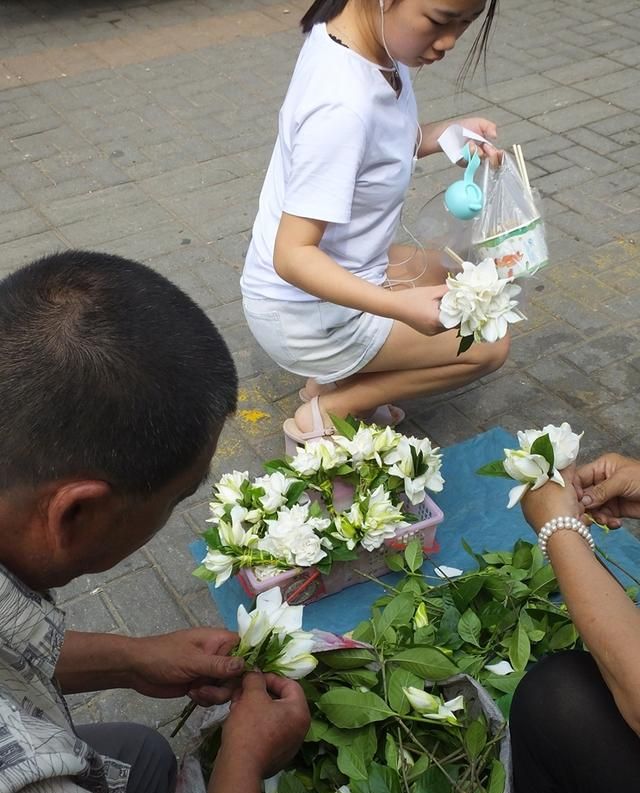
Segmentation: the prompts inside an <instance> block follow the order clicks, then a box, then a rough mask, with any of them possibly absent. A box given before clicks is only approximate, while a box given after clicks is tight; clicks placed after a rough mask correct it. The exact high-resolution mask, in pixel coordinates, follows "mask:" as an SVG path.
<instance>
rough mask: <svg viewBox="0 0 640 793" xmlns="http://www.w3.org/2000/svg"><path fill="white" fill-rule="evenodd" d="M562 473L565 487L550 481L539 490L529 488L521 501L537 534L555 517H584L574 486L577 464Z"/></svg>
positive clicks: (523, 510)
mask: <svg viewBox="0 0 640 793" xmlns="http://www.w3.org/2000/svg"><path fill="white" fill-rule="evenodd" d="M561 474H562V478H563V479H564V487H562V486H561V485H559V484H556V482H551V481H549V482H547V483H546V484H545V485H543V486H542V487H540V488H538V489H537V490H528V491H527V493H526V494H525V495H524V497H523V499H522V501H521V506H522V514H523V515H524V517H525V519H526V521H527V523H528V524H529V525H530V526H531V528H532V529H533V530H534V531H535V533H536V534H538V532H539V531H540V529H541V528H542V527H543V526H544V524H545V523H546V522H547V521H549V520H552V519H553V518H558V517H561V516H562V517H565V516H569V517H573V518H582V514H583V512H584V509H583V507H582V505H581V504H580V502H579V501H578V494H577V493H576V490H575V488H574V486H573V479H574V475H575V465H570V466H569V467H568V468H565V469H564V470H563V471H561Z"/></svg>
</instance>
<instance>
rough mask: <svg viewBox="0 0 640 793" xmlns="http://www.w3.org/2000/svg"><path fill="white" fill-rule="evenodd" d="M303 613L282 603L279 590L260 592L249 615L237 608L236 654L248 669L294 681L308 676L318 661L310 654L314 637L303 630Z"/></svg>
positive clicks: (244, 610) (240, 607)
mask: <svg viewBox="0 0 640 793" xmlns="http://www.w3.org/2000/svg"><path fill="white" fill-rule="evenodd" d="M303 610H304V606H290V605H289V604H288V603H286V602H283V601H282V593H281V592H280V590H279V589H278V588H277V587H274V588H273V589H269V590H267V591H266V592H261V593H260V594H259V595H258V597H257V598H256V607H255V609H254V610H253V611H252V612H250V613H248V612H247V610H246V609H245V607H244V606H238V635H239V636H240V644H239V645H238V647H237V649H236V651H235V653H234V654H235V655H239V656H241V657H242V658H244V659H245V661H246V664H247V667H248V668H252V667H257V668H258V669H260V670H262V671H263V672H275V673H276V674H278V675H283V676H284V677H290V678H293V679H294V680H298V679H300V678H301V677H305V675H308V674H309V672H311V671H312V670H313V669H315V667H316V664H317V663H318V662H317V660H316V659H315V657H314V656H313V655H312V654H311V650H312V649H313V645H314V639H313V635H312V634H311V633H308V632H306V631H303V630H302V615H303Z"/></svg>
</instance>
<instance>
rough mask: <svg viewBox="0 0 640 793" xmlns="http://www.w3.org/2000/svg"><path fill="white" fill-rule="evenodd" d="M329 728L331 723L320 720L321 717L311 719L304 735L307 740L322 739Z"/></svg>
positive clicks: (310, 741) (308, 741) (307, 741)
mask: <svg viewBox="0 0 640 793" xmlns="http://www.w3.org/2000/svg"><path fill="white" fill-rule="evenodd" d="M328 729H329V725H328V724H327V723H326V722H324V721H320V719H311V724H310V725H309V729H308V730H307V734H306V735H305V737H304V740H305V742H306V743H313V742H315V741H321V740H322V736H323V735H324V734H325V733H326V732H327V730H328Z"/></svg>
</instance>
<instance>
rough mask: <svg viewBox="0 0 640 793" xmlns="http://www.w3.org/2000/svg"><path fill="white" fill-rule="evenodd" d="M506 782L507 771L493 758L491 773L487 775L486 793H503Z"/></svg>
mask: <svg viewBox="0 0 640 793" xmlns="http://www.w3.org/2000/svg"><path fill="white" fill-rule="evenodd" d="M506 782H507V773H506V771H505V770H504V766H503V765H502V763H501V762H500V761H499V760H493V761H492V763H491V775H490V776H489V786H488V787H487V793H504V787H505V784H506Z"/></svg>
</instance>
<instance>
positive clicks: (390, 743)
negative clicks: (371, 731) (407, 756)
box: [384, 732, 399, 768]
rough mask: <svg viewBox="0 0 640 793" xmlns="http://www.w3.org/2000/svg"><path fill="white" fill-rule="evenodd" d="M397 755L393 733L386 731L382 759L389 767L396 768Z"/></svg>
mask: <svg viewBox="0 0 640 793" xmlns="http://www.w3.org/2000/svg"><path fill="white" fill-rule="evenodd" d="M398 757H399V755H398V746H397V744H396V742H395V740H394V738H393V735H391V733H390V732H388V733H387V734H386V736H385V743H384V759H385V761H386V763H387V765H388V766H389V767H390V768H397V767H398Z"/></svg>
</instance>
